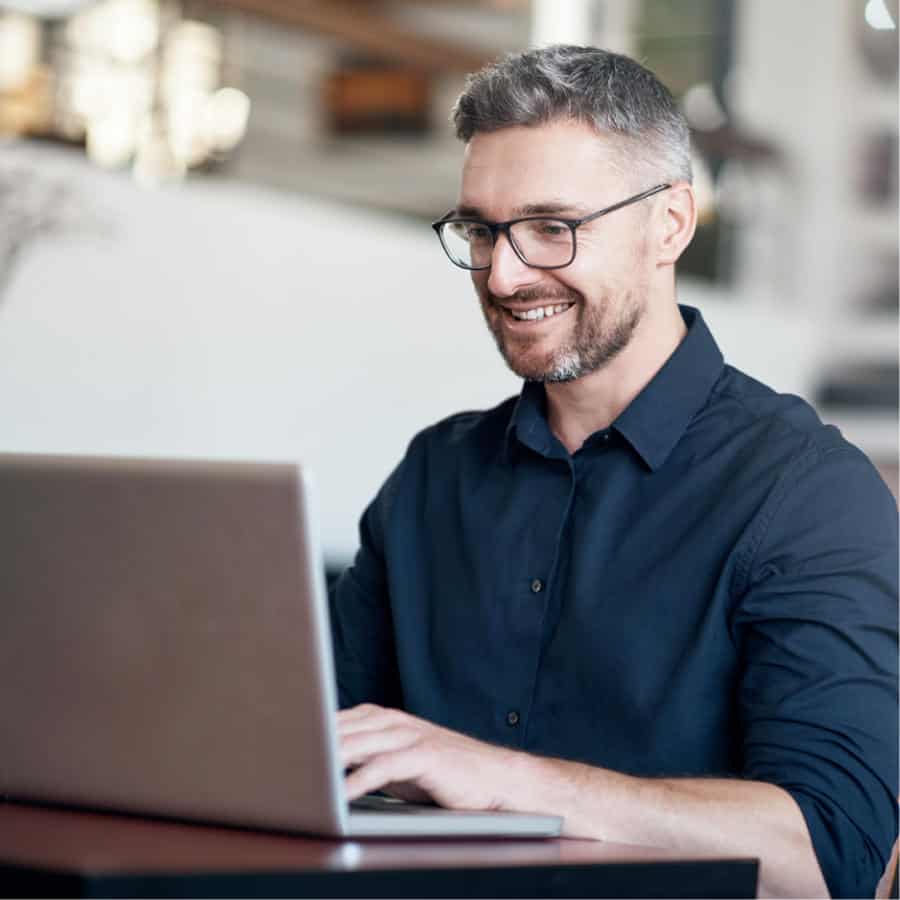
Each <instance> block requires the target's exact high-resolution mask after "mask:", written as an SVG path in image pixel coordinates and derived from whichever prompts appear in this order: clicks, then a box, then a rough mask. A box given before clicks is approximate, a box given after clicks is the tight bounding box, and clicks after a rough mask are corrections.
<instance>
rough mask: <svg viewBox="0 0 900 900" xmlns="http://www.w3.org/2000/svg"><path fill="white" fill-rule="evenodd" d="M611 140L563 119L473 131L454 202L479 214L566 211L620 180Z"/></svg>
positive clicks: (619, 171)
mask: <svg viewBox="0 0 900 900" xmlns="http://www.w3.org/2000/svg"><path fill="white" fill-rule="evenodd" d="M621 178H622V171H621V166H620V165H619V157H618V155H617V153H616V152H615V148H614V147H613V146H612V145H611V141H610V140H609V139H607V138H604V137H603V136H602V135H600V134H598V133H597V132H596V131H595V130H594V129H593V128H591V127H590V126H588V125H585V124H583V123H580V122H572V121H569V120H566V121H562V122H553V123H549V124H547V125H540V126H534V127H515V128H504V129H500V130H498V131H493V132H487V133H478V134H476V135H475V136H474V137H473V138H472V139H471V141H469V144H468V145H467V147H466V151H465V155H464V158H463V168H462V178H461V183H460V195H459V204H458V208H459V211H460V212H465V213H472V214H475V213H476V212H477V213H479V214H485V215H486V214H488V213H489V212H490V213H492V214H495V215H496V214H499V212H500V210H501V209H502V214H503V215H510V216H513V215H530V214H532V213H541V212H548V213H559V214H563V213H571V214H573V215H577V213H578V210H579V208H581V207H582V206H583V205H585V201H588V202H587V203H586V206H590V205H591V199H590V196H589V195H597V197H601V196H604V195H606V194H609V192H610V191H612V192H615V186H616V185H617V184H619V183H620V182H621Z"/></svg>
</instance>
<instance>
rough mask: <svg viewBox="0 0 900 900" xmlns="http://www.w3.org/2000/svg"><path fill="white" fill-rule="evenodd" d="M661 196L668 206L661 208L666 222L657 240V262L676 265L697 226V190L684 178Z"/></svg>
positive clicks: (663, 223)
mask: <svg viewBox="0 0 900 900" xmlns="http://www.w3.org/2000/svg"><path fill="white" fill-rule="evenodd" d="M660 196H661V197H662V199H663V202H664V204H665V205H664V207H663V209H662V210H661V214H662V224H661V227H660V230H659V232H658V234H659V241H658V243H657V248H656V249H657V254H656V263H657V265H660V266H672V265H675V263H676V262H677V261H678V257H679V256H681V254H682V253H683V252H684V249H685V247H687V245H688V244H689V243H690V242H691V239H692V238H693V237H694V231H696V229H697V201H696V198H695V197H694V189H693V188H692V187H691V186H690V185H689V184H688V183H687V182H684V181H679V182H677V183H675V184H673V185H672V187H670V188H669V189H668V190H667V191H663V192H662V194H660Z"/></svg>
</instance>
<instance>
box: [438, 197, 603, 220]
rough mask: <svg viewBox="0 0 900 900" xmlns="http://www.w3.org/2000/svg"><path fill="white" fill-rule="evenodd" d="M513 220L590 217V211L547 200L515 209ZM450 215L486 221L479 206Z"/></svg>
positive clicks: (463, 206)
mask: <svg viewBox="0 0 900 900" xmlns="http://www.w3.org/2000/svg"><path fill="white" fill-rule="evenodd" d="M512 213H513V218H518V217H519V216H566V217H574V218H579V217H580V216H585V215H588V213H589V211H588V209H587V208H586V207H585V206H582V205H581V204H580V203H566V202H565V201H563V200H547V201H544V202H542V203H526V204H524V205H523V206H517V207H515V208H514V209H513V211H512ZM450 215H451V216H452V217H460V218H468V217H471V218H476V219H484V218H485V216H484V213H483V212H482V211H481V210H480V209H479V208H478V207H477V206H468V205H466V204H462V205H460V206H457V207H455V208H454V209H453V210H452V211H451V213H450Z"/></svg>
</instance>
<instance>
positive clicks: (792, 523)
mask: <svg viewBox="0 0 900 900" xmlns="http://www.w3.org/2000/svg"><path fill="white" fill-rule="evenodd" d="M682 315H683V316H684V319H685V322H686V324H687V325H688V333H687V335H686V337H685V339H684V340H683V341H682V343H681V344H680V345H679V347H678V348H677V350H676V351H675V353H674V354H673V355H672V356H671V357H670V358H669V360H668V361H667V362H666V364H665V365H664V366H663V368H662V369H661V370H660V371H659V372H658V373H657V374H656V376H655V377H654V378H653V379H652V381H651V382H650V383H649V384H648V385H647V386H646V388H645V389H644V390H643V391H642V392H641V393H640V394H639V395H638V396H637V397H636V398H635V400H634V401H633V402H632V403H631V404H630V405H629V406H628V408H627V409H625V410H624V412H623V413H622V414H621V415H620V416H619V417H618V418H617V419H616V421H615V422H614V423H613V424H612V425H611V426H610V428H608V429H605V430H603V431H600V432H598V433H596V434H594V435H592V436H591V437H590V438H589V439H588V440H587V441H586V442H585V444H584V446H583V447H582V448H581V449H580V450H578V451H577V452H576V453H574V454H571V455H570V454H569V453H568V452H567V451H566V449H565V448H564V447H563V446H562V444H561V443H560V442H559V441H558V440H557V438H556V437H555V436H554V435H553V433H552V432H551V430H550V428H549V426H548V423H547V416H546V408H545V396H544V389H543V386H542V385H540V384H533V383H531V384H526V385H525V387H524V389H523V391H522V393H521V395H520V396H519V397H518V398H512V399H510V400H508V401H506V402H505V403H502V404H501V405H499V406H498V407H496V408H495V409H492V410H489V411H487V412H470V413H462V414H460V415H456V416H452V417H451V418H449V419H446V420H444V421H442V422H440V423H438V424H437V425H434V426H433V427H431V428H428V429H426V430H425V431H423V432H422V433H421V434H419V435H418V436H417V437H416V438H415V439H414V440H413V441H412V443H411V444H410V446H409V450H408V452H407V454H406V456H405V458H404V459H403V461H402V462H401V463H400V465H399V466H398V467H397V469H396V470H395V471H394V472H393V474H392V475H391V476H390V477H389V479H388V480H387V482H386V484H385V485H384V487H383V488H382V489H381V491H380V492H379V494H378V496H377V497H376V499H375V500H374V501H373V503H372V504H371V505H370V506H369V508H368V509H367V510H366V512H365V514H364V515H363V518H362V521H361V527H360V532H361V547H360V550H359V552H358V554H357V557H356V559H355V562H354V564H353V565H352V566H351V567H350V568H349V569H348V570H347V571H346V572H345V573H344V574H343V575H342V577H341V578H340V579H339V580H338V582H337V584H336V586H335V587H334V589H333V592H332V597H331V614H332V625H333V631H334V641H335V653H336V664H337V671H338V681H339V693H340V699H341V704H342V705H343V706H349V705H353V704H356V703H361V702H366V701H367V702H374V703H380V704H383V705H388V706H396V707H401V708H403V709H406V710H408V711H409V712H411V713H413V714H415V715H418V716H421V717H424V718H426V719H430V720H432V721H434V722H437V723H440V724H442V725H445V726H447V727H450V728H453V729H456V730H458V731H462V732H465V733H467V734H470V735H473V736H476V737H478V738H481V739H484V740H487V741H491V742H494V743H497V744H504V745H508V746H511V747H516V748H519V749H522V750H525V751H529V752H533V753H538V754H545V755H550V756H557V757H564V758H567V759H573V760H580V761H583V762H587V763H591V764H595V765H598V766H603V767H607V768H611V769H616V770H619V771H622V772H628V773H631V774H635V775H641V776H704V775H717V776H734V777H742V778H750V779H757V780H761V781H767V782H771V783H774V784H777V785H780V786H782V787H783V788H785V789H786V790H788V791H789V792H790V793H791V794H792V796H793V797H794V798H795V799H796V801H797V803H798V804H799V806H800V808H801V810H802V812H803V814H804V816H805V819H806V822H807V825H808V827H809V830H810V834H811V837H812V840H813V844H814V847H815V850H816V853H817V855H818V859H819V862H820V865H821V867H822V870H823V872H824V874H825V877H826V880H827V883H828V886H829V889H830V890H831V892H832V894H833V895H835V896H837V895H840V896H846V895H852V896H860V895H868V896H872V892H873V890H874V887H875V883H876V881H877V879H878V877H879V875H880V874H881V871H882V869H883V867H884V864H885V861H886V859H887V856H888V853H889V850H890V845H891V842H892V841H893V839H894V836H895V834H896V830H897V801H896V797H897V790H898V783H897V781H898V779H897V742H898V734H897V612H898V607H897V573H898V558H897V541H898V538H897V508H896V505H895V503H894V500H893V497H892V496H891V495H890V493H889V492H888V490H887V488H886V487H885V485H884V483H883V482H882V480H881V478H880V477H879V475H878V473H877V472H876V471H875V469H874V468H873V467H872V465H871V464H870V463H869V461H868V460H867V459H866V457H865V456H864V455H863V454H862V453H861V452H860V451H859V450H858V449H856V448H855V447H853V446H852V445H850V444H848V443H847V442H846V441H845V440H844V439H843V438H842V437H841V435H840V433H839V432H838V431H837V429H835V428H832V427H826V426H824V425H822V424H821V422H820V421H819V419H818V418H817V417H816V415H815V413H814V412H813V410H812V409H811V408H810V407H809V406H808V405H807V404H806V403H804V402H803V401H802V400H799V399H798V398H796V397H791V396H784V395H779V394H776V393H774V392H773V391H772V390H770V389H769V388H767V387H765V386H764V385H762V384H760V383H759V382H757V381H754V380H753V379H752V378H749V377H748V376H746V375H744V374H742V373H741V372H739V371H737V370H735V369H733V368H731V367H730V366H727V365H725V364H724V362H723V359H722V356H721V353H720V352H719V349H718V347H717V346H716V344H715V342H714V340H713V338H712V336H711V335H710V333H709V331H708V330H707V328H706V326H705V324H704V322H703V320H702V318H701V316H700V315H699V313H698V312H697V311H696V310H693V309H690V308H688V307H682Z"/></svg>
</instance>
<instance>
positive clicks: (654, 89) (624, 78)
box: [452, 44, 691, 183]
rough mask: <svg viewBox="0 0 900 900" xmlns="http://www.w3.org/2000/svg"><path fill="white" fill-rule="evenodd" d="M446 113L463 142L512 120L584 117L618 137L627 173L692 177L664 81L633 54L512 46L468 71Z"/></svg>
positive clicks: (686, 137) (681, 124) (681, 127)
mask: <svg viewBox="0 0 900 900" xmlns="http://www.w3.org/2000/svg"><path fill="white" fill-rule="evenodd" d="M452 118H453V123H454V125H455V126H456V136H457V137H458V138H459V139H460V140H462V141H465V142H467V143H468V141H469V140H471V138H472V137H473V136H474V135H475V134H478V133H479V132H490V131H498V130H499V129H501V128H509V127H512V126H517V125H518V126H535V125H544V124H547V123H549V122H552V121H557V120H562V119H572V120H575V121H578V122H584V123H586V124H588V125H591V126H592V127H593V128H595V129H596V130H597V132H598V133H600V134H612V135H614V136H616V137H617V138H619V142H620V143H621V148H620V149H621V150H622V151H623V154H622V155H623V156H624V162H625V171H626V172H627V171H629V170H631V171H633V170H634V169H639V170H641V175H642V176H645V175H650V174H651V173H653V175H654V176H655V177H657V178H658V179H659V180H662V181H666V182H670V183H672V182H676V181H688V182H689V181H691V139H690V131H689V129H688V124H687V121H686V120H685V117H684V115H683V114H682V112H681V110H679V108H678V105H677V104H676V102H675V99H674V98H673V97H672V94H671V93H670V92H669V90H668V88H667V87H666V86H665V85H664V84H663V83H662V82H661V81H660V80H659V79H658V78H657V77H656V76H655V75H654V74H653V73H652V72H651V71H650V70H649V69H645V68H644V67H643V66H642V65H640V63H637V62H635V61H634V60H633V59H631V58H629V57H627V56H622V55H621V54H618V53H610V52H608V51H606V50H600V49H598V48H596V47H578V46H574V45H570V44H556V45H553V46H549V47H542V48H540V49H537V50H527V51H525V52H523V53H511V54H509V55H508V56H506V57H505V58H504V59H502V60H500V61H499V62H496V63H493V64H491V65H489V66H486V67H485V68H484V69H481V70H480V71H478V72H475V73H473V74H472V75H469V77H468V78H467V79H466V84H465V89H464V90H463V92H462V94H461V95H460V97H459V99H458V100H457V101H456V105H455V106H454V107H453V117H452ZM617 143H618V142H617Z"/></svg>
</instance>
